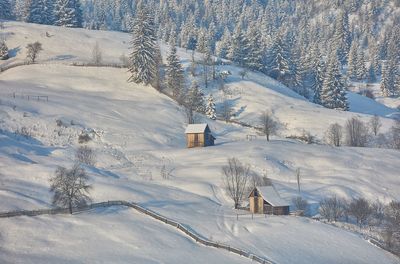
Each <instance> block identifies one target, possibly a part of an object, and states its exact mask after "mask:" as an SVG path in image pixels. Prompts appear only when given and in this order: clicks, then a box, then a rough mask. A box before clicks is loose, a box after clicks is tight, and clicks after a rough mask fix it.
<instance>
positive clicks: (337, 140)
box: [325, 123, 343, 147]
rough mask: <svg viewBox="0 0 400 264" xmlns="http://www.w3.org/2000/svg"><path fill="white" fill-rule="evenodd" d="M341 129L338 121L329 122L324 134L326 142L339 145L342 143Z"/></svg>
mask: <svg viewBox="0 0 400 264" xmlns="http://www.w3.org/2000/svg"><path fill="white" fill-rule="evenodd" d="M342 130H343V129H342V126H341V125H339V124H338V123H334V124H331V125H330V126H329V128H328V130H327V131H326V135H325V138H326V141H327V143H328V144H330V145H332V146H335V147H339V146H340V145H341V144H342V138H343V132H342Z"/></svg>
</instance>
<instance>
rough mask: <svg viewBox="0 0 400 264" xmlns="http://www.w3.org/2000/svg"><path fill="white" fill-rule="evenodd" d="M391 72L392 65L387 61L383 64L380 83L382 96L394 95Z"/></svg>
mask: <svg viewBox="0 0 400 264" xmlns="http://www.w3.org/2000/svg"><path fill="white" fill-rule="evenodd" d="M391 73H392V70H391V65H390V63H388V62H387V61H385V62H384V63H383V65H382V73H381V75H382V78H381V84H380V88H381V93H382V96H385V97H387V96H391V95H393V76H392V75H391Z"/></svg>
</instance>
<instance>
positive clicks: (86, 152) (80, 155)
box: [75, 146, 96, 166]
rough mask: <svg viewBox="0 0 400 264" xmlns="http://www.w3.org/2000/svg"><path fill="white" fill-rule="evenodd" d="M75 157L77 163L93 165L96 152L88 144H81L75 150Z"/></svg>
mask: <svg viewBox="0 0 400 264" xmlns="http://www.w3.org/2000/svg"><path fill="white" fill-rule="evenodd" d="M75 159H76V161H77V162H79V163H82V164H86V165H89V166H94V164H95V163H96V153H95V152H94V150H93V149H92V148H90V147H88V146H81V147H79V148H78V149H77V150H76V153H75Z"/></svg>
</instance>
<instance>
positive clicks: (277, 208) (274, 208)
mask: <svg viewBox="0 0 400 264" xmlns="http://www.w3.org/2000/svg"><path fill="white" fill-rule="evenodd" d="M249 202H250V212H252V213H254V214H274V215H288V214H289V204H288V203H287V202H286V201H284V200H283V199H282V198H281V197H280V196H279V194H278V192H277V191H276V190H275V188H274V187H273V186H261V187H255V188H254V189H253V190H252V191H251V193H250V195H249Z"/></svg>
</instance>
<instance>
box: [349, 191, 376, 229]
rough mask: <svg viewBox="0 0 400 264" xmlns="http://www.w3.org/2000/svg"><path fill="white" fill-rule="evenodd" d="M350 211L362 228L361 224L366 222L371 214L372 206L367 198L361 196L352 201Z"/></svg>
mask: <svg viewBox="0 0 400 264" xmlns="http://www.w3.org/2000/svg"><path fill="white" fill-rule="evenodd" d="M348 212H349V214H350V215H352V216H354V218H355V219H356V222H357V224H358V225H359V226H360V228H361V226H362V225H363V224H365V223H366V221H367V220H368V218H369V217H370V216H371V214H372V208H371V205H370V203H369V202H368V201H367V200H366V199H364V198H359V199H354V200H353V201H351V202H350V204H349V207H348Z"/></svg>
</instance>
